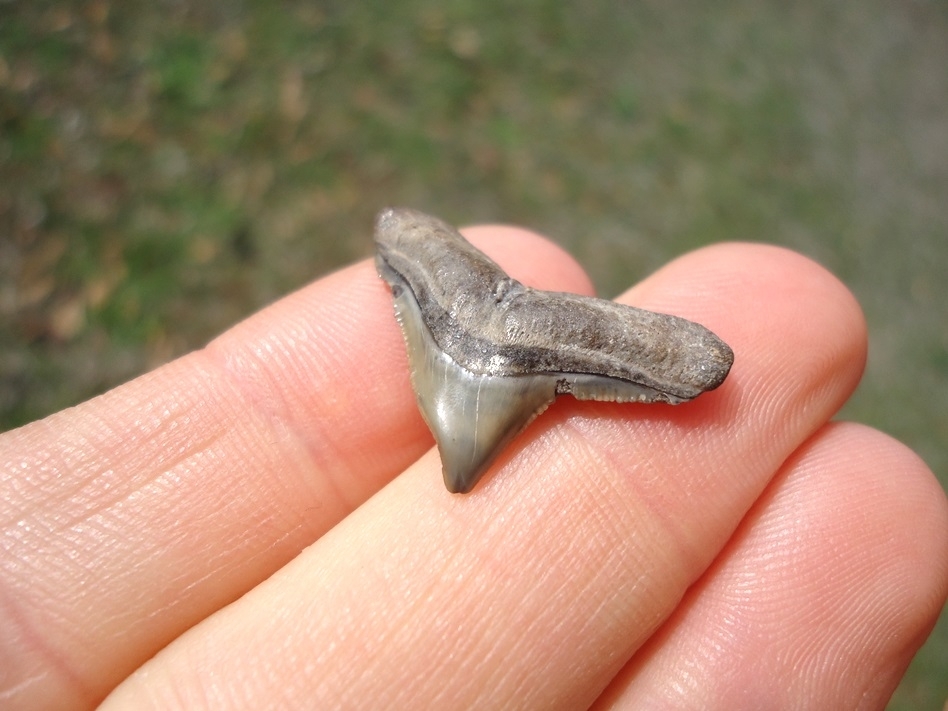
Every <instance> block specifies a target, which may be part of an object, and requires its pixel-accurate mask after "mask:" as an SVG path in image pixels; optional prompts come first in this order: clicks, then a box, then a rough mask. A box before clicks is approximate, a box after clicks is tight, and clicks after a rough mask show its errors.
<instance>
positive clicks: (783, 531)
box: [596, 425, 948, 709]
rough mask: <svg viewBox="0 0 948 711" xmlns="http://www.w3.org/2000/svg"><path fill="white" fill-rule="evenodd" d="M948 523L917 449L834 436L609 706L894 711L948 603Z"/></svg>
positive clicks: (803, 457)
mask: <svg viewBox="0 0 948 711" xmlns="http://www.w3.org/2000/svg"><path fill="white" fill-rule="evenodd" d="M946 520H948V503H946V500H945V495H944V492H943V491H942V490H941V487H940V486H939V484H938V482H937V481H936V480H935V478H934V477H933V476H932V474H931V472H930V471H929V470H928V469H927V467H926V466H925V465H924V464H923V463H922V462H921V461H920V460H919V459H918V457H916V456H915V455H914V454H913V453H912V452H910V451H908V450H907V449H906V448H905V447H904V446H902V445H901V444H899V443H897V442H894V441H892V440H891V439H889V438H887V437H885V436H883V435H881V434H880V433H878V432H875V431H873V430H870V429H868V428H864V427H861V426H857V425H833V426H830V427H827V428H824V429H823V430H822V431H821V432H820V433H819V434H818V435H817V436H815V437H814V438H813V439H812V440H810V441H808V442H807V443H806V444H805V445H804V446H803V447H801V448H800V449H799V450H798V451H797V452H796V453H795V454H794V455H793V457H792V458H791V459H790V460H789V461H788V462H787V464H786V465H785V466H784V468H783V470H782V471H781V473H780V474H779V475H778V476H777V478H776V479H775V481H774V482H773V483H772V484H771V486H770V488H769V489H768V491H767V492H766V494H765V495H764V496H763V497H762V498H761V499H760V500H759V501H758V502H757V505H756V506H755V507H754V509H753V510H752V511H751V512H750V513H749V514H748V516H747V518H746V519H745V520H744V522H743V523H742V524H741V528H740V530H739V531H738V532H737V533H736V535H735V536H734V537H733V538H732V539H731V541H730V543H729V544H728V547H727V548H726V549H725V551H724V552H723V554H722V555H721V556H720V557H719V558H718V560H717V561H715V564H714V566H713V568H712V569H711V570H709V571H708V573H707V574H706V575H705V576H704V578H702V580H701V581H699V582H698V583H697V584H696V585H695V586H694V587H693V588H692V589H691V590H690V591H689V593H688V596H687V597H686V598H685V600H684V601H683V604H682V605H681V606H680V607H679V608H678V609H677V610H676V611H675V614H674V616H673V617H672V618H671V619H670V620H669V621H668V622H667V623H666V624H665V626H664V627H663V628H662V630H660V632H659V633H658V634H656V635H655V636H654V637H653V638H652V639H651V640H649V643H648V645H647V646H646V647H645V648H644V649H643V650H642V651H641V652H639V654H638V655H636V657H635V658H634V659H633V660H632V662H631V663H630V664H629V665H628V666H627V667H626V668H625V669H624V670H623V672H622V673H621V674H620V675H619V676H618V677H617V678H616V679H615V680H614V682H613V683H612V685H611V686H610V688H609V690H608V691H607V693H606V694H604V695H603V697H602V698H600V699H599V702H598V703H597V704H596V708H597V709H606V708H611V709H623V708H628V709H640V708H647V709H707V708H746V707H752V708H775V709H789V708H814V709H852V708H866V709H872V708H878V709H881V708H884V707H885V704H886V702H887V701H888V699H889V696H890V695H891V694H892V691H893V690H894V689H895V686H896V685H897V684H898V682H899V679H900V678H901V676H902V673H903V672H904V670H905V667H906V666H907V665H908V663H909V661H910V660H911V658H912V655H913V654H914V653H915V651H916V650H917V649H918V647H919V646H920V645H921V643H922V642H923V641H924V637H925V636H927V634H928V632H929V631H930V630H931V627H932V625H934V623H935V619H936V618H937V616H938V613H939V612H940V610H941V608H942V606H943V605H944V602H945V596H946V592H948V555H946V551H948V529H946Z"/></svg>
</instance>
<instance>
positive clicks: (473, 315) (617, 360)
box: [375, 208, 734, 493]
mask: <svg viewBox="0 0 948 711" xmlns="http://www.w3.org/2000/svg"><path fill="white" fill-rule="evenodd" d="M375 244H376V249H377V252H376V260H375V261H376V266H377V267H378V271H379V275H380V276H381V277H382V278H383V279H384V280H385V281H386V282H388V284H389V285H390V286H391V288H392V294H393V296H394V299H395V313H396V317H397V318H398V321H399V323H400V324H401V327H402V333H403V334H404V337H405V342H406V345H407V348H408V361H409V366H410V369H411V380H412V386H413V388H414V390H415V395H416V397H417V399H418V406H419V408H420V410H421V413H422V416H423V417H424V419H425V421H426V422H427V423H428V426H429V428H430V429H431V431H432V433H433V434H434V437H435V442H436V443H437V445H438V451H439V452H440V454H441V462H442V465H443V468H444V481H445V484H446V486H447V487H448V490H449V491H452V492H455V493H463V492H467V491H470V490H471V489H472V488H473V487H474V485H475V484H476V483H477V481H478V479H480V477H481V475H482V474H483V473H484V472H485V471H486V470H487V468H488V467H489V466H490V464H491V462H493V460H494V459H495V458H496V457H497V455H498V454H499V453H500V451H501V450H502V449H503V448H504V447H505V446H506V445H507V444H508V443H509V442H510V440H512V439H513V438H514V437H516V435H517V434H518V433H519V432H521V431H522V430H523V429H524V428H525V427H526V426H527V425H528V424H529V423H530V421H531V420H533V419H534V418H535V417H536V416H537V415H539V414H540V413H541V412H543V410H545V409H546V408H547V407H548V406H549V405H550V403H551V402H553V399H554V398H555V397H556V396H557V395H563V394H571V395H573V397H576V398H578V399H581V400H604V401H612V402H665V403H669V404H672V405H676V404H678V403H681V402H685V401H687V400H691V399H692V398H694V397H696V396H698V395H700V394H701V393H703V392H706V391H708V390H713V389H714V388H716V387H718V386H719V385H720V384H721V383H722V382H724V379H725V378H726V377H727V374H728V372H729V371H730V369H731V364H732V363H733V361H734V354H733V352H732V351H731V349H730V348H729V347H728V345H727V344H726V343H724V342H723V341H722V340H721V339H720V338H718V337H717V336H715V335H714V334H713V333H712V332H711V331H709V330H708V329H706V328H705V327H704V326H701V325H700V324H697V323H693V322H692V321H688V320H686V319H683V318H679V317H677V316H669V315H666V314H658V313H654V312H652V311H645V310H643V309H637V308H634V307H632V306H625V305H622V304H616V303H614V302H612V301H606V300H605V299H596V298H592V297H588V296H579V295H577V294H565V293H560V292H550V291H538V290H536V289H531V288H530V287H527V286H524V285H523V284H521V283H520V282H518V281H516V280H514V279H511V278H510V277H509V276H507V275H506V274H505V273H504V271H503V270H502V269H501V268H500V267H499V266H497V264H495V263H494V262H493V261H491V260H490V259H489V258H488V257H487V256H486V255H484V254H483V253H481V252H480V251H478V250H477V249H475V248H474V247H473V246H472V245H471V244H470V243H469V242H467V240H465V239H464V238H463V237H462V236H461V235H460V233H458V232H457V230H455V229H454V228H453V227H451V226H449V225H447V224H446V223H444V222H442V221H441V220H439V219H437V218H435V217H431V216H430V215H426V214H424V213H422V212H418V211H416V210H410V209H407V208H388V209H385V210H383V211H382V212H380V213H379V215H378V218H377V220H376V226H375Z"/></svg>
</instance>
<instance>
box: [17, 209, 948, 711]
mask: <svg viewBox="0 0 948 711" xmlns="http://www.w3.org/2000/svg"><path fill="white" fill-rule="evenodd" d="M466 234H467V235H468V236H469V238H470V239H472V240H473V241H474V242H475V243H476V244H477V245H478V246H479V247H480V248H481V249H484V250H485V251H486V252H487V253H488V254H489V255H490V256H491V257H492V258H493V259H495V260H497V261H498V263H499V264H501V266H503V267H504V268H505V269H506V270H508V272H509V273H510V274H511V276H513V277H514V278H517V279H520V280H521V281H523V282H524V283H527V284H530V285H532V286H535V287H538V288H543V289H560V290H571V291H577V292H581V293H590V285H589V282H588V280H587V279H586V277H585V276H584V275H583V274H582V272H581V271H580V270H579V268H578V267H577V266H576V265H575V264H574V263H573V262H572V261H571V260H570V259H569V257H568V256H567V255H565V254H564V253H563V252H561V251H560V250H558V249H557V248H556V247H554V246H552V245H551V244H549V243H548V242H546V241H544V240H542V239H541V238H539V237H537V236H535V235H532V234H529V233H526V232H523V231H520V230H513V229H510V228H500V227H482V228H477V229H470V230H467V231H466ZM620 300H621V301H623V302H625V303H632V304H635V305H637V306H641V307H644V308H648V309H653V310H656V311H664V312H670V313H675V314H678V315H681V316H683V317H685V318H689V319H692V320H695V321H698V322H699V323H702V324H705V325H706V326H708V327H709V328H711V329H712V330H713V331H714V332H715V333H718V334H719V335H720V336H721V337H722V338H723V339H724V340H725V341H726V342H727V343H729V344H730V345H731V346H732V347H733V349H734V352H735V354H736V358H735V363H734V367H733V369H732V371H731V374H730V375H729V377H728V379H727V380H726V381H725V383H724V384H723V385H722V386H721V387H720V388H719V389H717V390H715V391H713V392H711V393H707V394H705V395H703V396H702V397H700V398H698V399H697V400H695V401H693V402H692V403H689V404H687V405H682V406H679V407H675V408H672V407H667V406H662V405H617V404H608V403H589V402H577V401H575V400H573V399H572V398H568V397H564V398H559V399H558V400H557V402H556V403H554V405H553V406H552V407H551V408H550V410H549V411H548V412H547V414H545V415H544V417H542V418H540V419H538V420H537V421H536V422H534V423H533V425H531V426H530V427H529V428H528V429H527V430H526V431H525V432H524V433H523V434H522V435H521V436H520V437H519V438H518V439H517V440H516V441H515V442H514V443H513V444H512V445H511V447H509V448H508V450H506V451H505V453H504V454H503V455H501V457H500V459H499V460H498V461H497V462H496V463H495V465H494V467H493V468H492V469H491V471H489V472H488V473H487V475H486V476H485V477H484V479H483V480H482V481H481V482H480V484H479V485H478V486H477V488H476V489H475V490H474V491H473V492H472V493H471V494H468V495H466V496H457V495H452V494H450V493H448V492H446V491H445V490H444V486H443V485H442V483H441V472H440V463H439V461H438V459H437V456H436V453H435V452H433V451H430V448H431V437H430V434H429V433H428V431H427V429H426V428H425V426H424V423H423V422H422V420H421V417H420V416H419V414H418V411H417V408H416V405H415V402H414V395H413V394H412V392H411V389H410V386H409V382H408V372H407V364H406V362H405V351H404V344H403V342H402V338H401V335H400V333H399V332H398V327H397V325H396V323H395V320H394V318H393V317H392V304H391V295H390V293H389V290H388V288H387V287H386V286H385V284H384V283H383V282H382V281H381V280H379V279H378V277H377V276H376V274H375V270H374V268H373V266H372V264H371V263H370V262H369V261H366V262H363V263H360V264H357V265H355V266H353V267H351V268H348V269H346V270H343V271H340V272H337V273H335V274H332V275H330V276H328V277H325V278H323V279H321V280H319V281H317V282H315V283H314V284H312V285H310V286H308V287H306V288H304V289H302V290H301V291H299V292H297V293H295V294H292V295H290V296H288V297H286V298H285V299H283V300H281V301H279V302H278V303H276V304H274V305H273V306H271V307H269V308H268V309H266V310H264V311H263V312H261V313H260V314H258V315H256V316H253V317H251V318H250V319H248V320H246V321H244V322H243V323H240V324H238V325H237V326H235V327H234V328H233V329H231V330H230V331H228V332H227V333H225V334H223V335H222V336H220V337H219V338H218V339H217V340H215V341H214V342H212V343H211V344H210V345H208V346H207V347H206V348H205V349H203V350H201V351H198V352H195V353H192V354H190V355H188V356H185V357H183V358H181V359H179V360H177V361H175V362H173V363H170V364H168V365H166V366H164V367H162V368H160V369H158V370H156V371H154V372H152V373H149V374H147V375H144V376H142V377H141V378H138V379H136V380H134V381H132V382H130V383H128V384H126V385H124V386H121V387H119V388H116V389H115V390H113V391H111V392H109V393H107V394H105V395H103V396H102V397H99V398H96V399H94V400H92V401H90V402H87V403H85V404H83V405H80V406H79V407H76V408H72V409H70V410H67V411H64V412H61V413H59V414H56V415H53V416H52V417H49V418H47V419H45V420H42V421H40V422H36V423H34V424H31V425H29V426H26V427H23V428H21V429H18V430H15V431H12V432H8V433H6V434H5V435H3V436H2V438H0V477H2V479H0V485H2V491H0V512H2V518H0V521H2V530H3V548H2V553H0V556H2V557H0V561H2V567H0V629H2V630H3V634H2V635H0V670H2V672H0V705H3V707H4V708H8V709H41V708H57V709H84V708H91V707H93V706H95V705H96V704H98V703H99V702H101V701H102V700H103V699H104V698H105V697H106V696H108V698H107V699H106V700H105V702H104V705H103V708H105V709H139V710H140V709H149V708H154V709H176V708H181V709H199V708H213V709H228V708H264V707H283V708H468V707H470V708H480V709H492V708H503V709H517V708H524V709H537V708H548V709H557V708H563V709H576V708H583V707H590V706H591V707H593V708H597V709H607V708H656V709H662V708H668V709H689V708H695V709H699V708H700V709H708V708H722V709H723V708H726V709H736V708H755V709H760V708H817V709H823V708H840V709H843V708H861V709H873V708H883V707H884V705H885V702H886V700H887V699H888V697H889V695H890V694H891V692H892V690H893V688H894V687H895V685H896V684H897V683H898V680H899V678H900V677H901V675H902V673H903V671H904V669H905V666H906V665H907V664H908V662H909V660H910V659H911V657H912V655H913V654H914V652H915V651H916V649H917V648H918V647H919V646H920V645H921V643H922V642H923V641H924V639H925V637H926V635H927V634H928V632H929V630H930V629H931V626H932V624H933V623H934V620H935V618H936V616H937V614H938V612H939V611H940V610H941V608H942V606H943V605H944V602H945V599H946V594H948V504H946V499H945V495H944V493H943V491H942V490H941V488H940V487H939V485H938V483H937V482H936V480H935V479H934V477H933V476H932V474H931V472H930V471H929V470H928V469H927V468H926V467H925V465H924V464H923V463H922V462H921V461H920V460H919V459H918V457H916V456H915V455H914V454H913V453H912V452H911V451H909V450H908V449H906V448H905V447H904V446H902V445H901V444H899V443H898V442H895V441H893V440H892V439H890V438H889V437H887V436H885V435H883V434H881V433H879V432H876V431H874V430H872V429H869V428H867V427H864V426H860V425H857V424H851V423H842V422H829V420H830V418H831V417H833V415H834V413H835V412H836V411H837V410H838V409H839V407H840V406H841V405H842V404H843V403H844V402H845V401H846V399H847V398H848V397H849V396H850V394H851V393H852V391H853V388H854V387H855V386H856V384H857V382H858V380H859V377H860V375H861V372H862V368H863V363H864V359H865V354H866V332H865V325H864V322H863V318H862V315H861V313H860V310H859V307H858V305H857V304H856V302H855V301H854V299H853V297H852V296H851V295H850V294H849V293H848V292H847V291H846V289H845V288H844V287H843V286H842V285H841V284H840V283H839V282H838V281H837V280H836V279H835V278H834V277H832V276H831V275H830V274H828V273H827V272H826V271H824V270H823V269H822V268H820V267H819V266H817V265H816V264H814V263H813V262H810V261H808V260H807V259H805V258H803V257H801V256H798V255H796V254H793V253H790V252H787V251H784V250H780V249H777V248H773V247H767V246H761V245H746V244H722V245H716V246H714V247H710V248H707V249H704V250H701V251H698V252H694V253H692V254H689V255H686V256H684V257H682V258H681V259H679V260H676V261H675V262H673V263H672V264H670V265H668V266H667V267H665V268H664V269H662V270H661V271H660V272H658V273H656V274H654V275H653V276H651V277H650V278H649V279H647V280H646V281H644V282H643V283H641V284H639V285H638V286H637V287H635V288H634V289H633V290H631V291H629V292H627V293H625V294H623V295H622V296H621V297H620ZM370 497H371V498H370Z"/></svg>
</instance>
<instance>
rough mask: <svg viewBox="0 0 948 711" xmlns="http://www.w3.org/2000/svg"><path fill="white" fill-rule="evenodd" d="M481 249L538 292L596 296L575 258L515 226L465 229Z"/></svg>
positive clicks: (551, 241) (486, 226) (467, 236)
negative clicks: (564, 292)
mask: <svg viewBox="0 0 948 711" xmlns="http://www.w3.org/2000/svg"><path fill="white" fill-rule="evenodd" d="M461 231H462V232H463V234H464V236H465V237H466V238H467V239H468V240H470V242H471V243H472V244H473V245H474V246H476V247H477V248H478V249H480V250H482V251H483V252H484V253H486V254H487V255H488V256H489V257H490V258H491V259H494V260H495V261H496V262H497V263H498V264H500V266H501V267H503V269H504V271H506V272H507V273H508V274H509V275H510V276H511V277H513V278H514V279H516V280H518V281H521V282H523V283H524V284H526V285H527V286H531V287H533V288H534V289H544V290H547V291H567V292H571V293H576V294H586V295H592V294H594V293H595V288H594V287H593V284H592V281H590V279H589V276H588V275H587V274H586V272H585V271H584V270H583V268H582V266H580V264H579V262H577V261H576V260H575V259H574V258H573V257H572V255H570V254H569V252H567V251H566V250H565V249H563V248H562V247H560V246H559V245H558V244H556V242H554V241H553V240H551V239H549V238H547V237H544V236H543V235H541V234H539V233H537V232H533V231H531V230H528V229H524V228H522V227H516V226H513V225H476V226H473V227H465V228H464V229H462V230H461Z"/></svg>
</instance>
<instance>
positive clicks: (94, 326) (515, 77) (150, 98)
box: [0, 0, 948, 709]
mask: <svg viewBox="0 0 948 711" xmlns="http://www.w3.org/2000/svg"><path fill="white" fill-rule="evenodd" d="M946 37H948V6H946V5H945V3H943V2H936V1H929V2H924V1H922V0H916V1H914V2H907V3H899V4H895V3H886V2H882V0H868V1H867V2H863V3H859V4H854V3H835V2H831V1H830V0H814V1H812V2H809V3H805V4H796V5H792V6H791V5H790V4H787V3H780V2H776V1H773V0H770V1H766V2H753V3H752V2H749V1H747V0H744V1H737V0H726V1H725V2H722V3H716V4H713V5H710V4H703V3H698V2H694V1H691V2H672V3H665V4H662V5H659V4H658V3H646V4H637V5H635V6H631V5H629V6H626V5H625V4H619V3H612V2H604V1H603V0H591V1H589V2H586V3H583V4H579V3H574V4H558V3H547V2H536V1H532V2H531V1H527V2H521V3H518V4H516V5H511V4H507V3H499V2H493V1H490V0H485V1H483V2H480V3H463V2H455V3H436V2H428V1H421V0H408V1H406V2H401V3H398V4H397V5H396V4H394V3H385V2H363V3H342V2H324V3H308V2H301V1H296V0H288V1H287V2H283V3H280V4H273V3H267V2H259V1H255V0H247V1H246V2H242V3H238V4H235V3H223V2H210V3H204V4H197V3H188V2H178V3H161V4H147V3H135V2H131V3H124V4H115V5H112V4H110V3H108V2H106V1H105V0H93V1H92V2H59V3H55V4H53V3H41V2H37V3H16V2H14V3H9V2H8V3H3V4H0V186H2V190H0V316H2V319H0V429H7V428H10V427H14V426H17V425H19V424H22V423H25V422H28V421H30V420H33V419H36V418H38V417H42V416H43V415H45V414H48V413H49V412H52V411H54V410H57V409H60V408H62V407H65V406H68V405H71V404H74V403H76V402H79V401H81V400H84V399H86V398H88V397H90V396H92V395H94V394H96V393H99V392H102V391H103V390H105V389H107V388H109V387H111V386H113V385H115V384H117V383H119V382H122V381H124V380H127V379H128V378H130V377H133V376H134V375H136V374H138V373H140V372H142V371H144V370H146V369H148V368H151V367H153V366H155V365H157V364H159V363H162V362H165V361H167V360H168V359H170V358H172V357H174V356H176V355H179V354H181V353H184V352H186V351H188V350H190V349H193V348H196V347H200V346H201V345H203V344H204V343H206V342H207V340H208V339H209V338H211V337H212V336H213V335H214V334H216V333H218V332H220V331H221V330H223V329H225V328H226V327H227V326H229V325H230V324H232V323H233V322H235V321H236V320H238V319H240V318H241V317H242V316H244V315H246V314H248V313H250V312H252V311H253V310H255V309H256V308H258V307H260V306H261V305H263V304H265V303H267V302H269V301H271V300H273V299H276V298H278V297H279V296H280V295H282V294H284V293H286V292H287V291H289V290H291V289H293V288H295V287H297V286H299V285H301V284H303V283H305V282H307V281H309V280H311V279H313V278H315V277H316V276H318V275H320V274H322V273H325V272H326V271H329V270H331V269H333V268H336V267H338V266H340V265H343V264H345V263H348V262H350V261H352V260H355V259H359V258H363V257H366V256H368V255H369V254H370V251H371V249H370V242H371V236H370V226H371V222H372V216H373V214H374V212H375V211H376V210H377V209H378V208H379V207H380V206H383V205H388V204H407V205H412V206H416V207H419V208H422V209H426V210H429V211H431V212H433V213H435V214H438V215H440V216H443V217H444V218H445V219H448V220H449V221H453V222H456V223H459V224H465V223H472V222H488V221H505V222H514V223H520V224H523V225H526V226H530V227H532V228H534V229H536V230H538V231H540V232H543V233H545V234H547V235H550V236H551V237H553V238H554V239H556V240H558V241H559V242H560V243H561V244H563V245H564V246H565V247H566V248H567V249H569V250H570V251H571V252H572V253H573V254H574V255H576V257H577V258H578V259H579V260H580V262H582V263H583V264H584V265H585V266H586V267H587V268H588V269H589V271H590V273H591V275H592V276H593V279H594V280H595V282H596V284H597V286H598V288H599V289H600V291H601V292H602V293H603V294H604V295H607V296H611V295H614V294H616V293H618V292H620V291H622V290H624V289H625V288H626V287H627V286H628V285H629V284H631V283H632V282H634V281H635V280H636V279H638V278H640V277H642V276H644V275H645V274H647V273H648V272H649V271H651V270H652V269H654V268H656V267H658V266H660V265H661V264H663V263H664V262H665V261H667V260H668V259H670V258H672V257H674V256H675V255H677V254H680V253H682V252H684V251H686V250H688V249H692V248H694V247H697V246H700V245H702V244H707V243H710V242H714V241H718V240H725V239H741V240H757V241H766V242H773V243H777V244H782V245H786V246H788V247H791V248H793V249H796V250H798V251H801V252H803V253H805V254H808V255H810V256H812V257H814V258H815V259H817V260H819V261H820V262H822V263H823V264H825V265H826V266H827V267H829V268H830V269H831V270H833V271H834V272H835V273H836V274H837V275H839V276H840V277H841V278H842V279H843V280H844V281H845V282H846V283H847V284H848V285H849V286H850V288H851V289H852V290H853V291H854V292H855V293H856V295H857V296H858V297H859V299H860V301H861V303H862V304H863V307H864V309H865V311H866V314H867V318H868V321H869V326H870V337H871V348H870V360H869V364H868V369H867V373H866V377H865V380H864V382H863V383H862V385H861V386H860V389H859V391H858V392H857V393H856V396H855V397H854V398H853V399H852V401H851V402H850V403H849V404H848V405H847V406H846V408H845V410H844V412H843V413H842V416H843V417H846V418H850V419H855V420H860V421H863V422H867V423H869V424H871V425H873V426H875V427H878V428H880V429H882V430H885V431H887V432H889V433H891V434H893V435H894V436H896V437H898V438H899V439H901V440H903V441H905V442H906V443H907V444H909V445H910V446H911V447H913V448H914V449H915V450H916V451H918V452H919V453H920V454H921V455H922V456H923V457H924V458H925V459H926V461H927V462H928V463H929V464H930V465H931V466H932V467H933V468H934V469H935V471H936V473H937V474H938V475H939V477H940V478H941V480H942V483H943V484H944V483H945V481H946V479H945V477H946V471H948V448H946V443H948V387H946V383H948V377H946V376H948V299H946V292H945V273H946V267H948V200H946V199H945V196H946V195H948V122H946V116H948V72H946V71H945V67H948V42H946V41H945V39H946ZM946 672H948V625H946V623H944V622H943V623H942V624H941V625H940V626H939V627H938V628H937V629H936V632H935V633H934V634H933V636H932V638H931V640H930V641H929V643H928V644H927V645H926V647H925V648H924V650H923V652H922V654H920V655H919V657H918V659H917V660H916V662H915V663H914V664H913V666H912V668H911V670H910V672H909V675H908V676H907V678H906V681H905V682H904V683H903V684H902V686H901V687H900V689H899V691H898V692H897V694H896V696H895V698H894V699H893V702H892V704H891V706H890V708H892V709H909V708H911V709H940V708H941V707H942V704H943V703H944V701H945V699H946V698H948V673H946Z"/></svg>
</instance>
